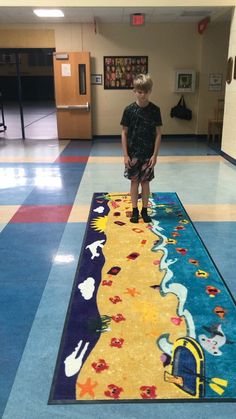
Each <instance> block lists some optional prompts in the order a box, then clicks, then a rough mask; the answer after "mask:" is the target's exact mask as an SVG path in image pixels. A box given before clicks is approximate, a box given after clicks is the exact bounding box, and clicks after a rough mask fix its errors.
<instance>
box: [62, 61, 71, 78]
mask: <svg viewBox="0 0 236 419" xmlns="http://www.w3.org/2000/svg"><path fill="white" fill-rule="evenodd" d="M61 75H62V77H71V65H70V64H64V63H63V64H62V65H61Z"/></svg>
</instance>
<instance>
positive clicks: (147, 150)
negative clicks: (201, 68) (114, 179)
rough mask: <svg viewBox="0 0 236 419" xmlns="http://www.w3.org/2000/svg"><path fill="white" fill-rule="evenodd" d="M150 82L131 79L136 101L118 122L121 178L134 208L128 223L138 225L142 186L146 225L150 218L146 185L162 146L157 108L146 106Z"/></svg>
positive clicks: (145, 76)
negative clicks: (124, 179)
mask: <svg viewBox="0 0 236 419" xmlns="http://www.w3.org/2000/svg"><path fill="white" fill-rule="evenodd" d="M152 85H153V83H152V80H151V78H150V76H149V75H148V74H139V75H138V76H136V77H135V79H134V94H135V97H136V101H135V102H134V103H132V104H131V105H129V106H127V107H126V108H125V110H124V112H123V116H122V119H121V123H120V124H121V125H122V134H121V141H122V149H123V154H124V163H125V173H124V176H125V177H126V178H128V179H130V180H131V186H130V195H131V202H132V207H133V212H132V216H131V218H130V221H131V222H132V223H138V220H139V211H138V192H139V184H140V183H141V196H142V211H141V216H142V218H143V221H144V222H145V223H149V222H150V221H151V218H150V217H149V215H148V213H147V207H148V198H149V195H150V186H149V182H150V181H151V180H152V179H153V178H154V166H155V164H156V160H157V155H158V151H159V148H160V143H161V129H160V126H161V125H162V120H161V112H160V108H159V107H158V106H156V105H154V104H153V103H152V102H149V96H150V94H151V91H152Z"/></svg>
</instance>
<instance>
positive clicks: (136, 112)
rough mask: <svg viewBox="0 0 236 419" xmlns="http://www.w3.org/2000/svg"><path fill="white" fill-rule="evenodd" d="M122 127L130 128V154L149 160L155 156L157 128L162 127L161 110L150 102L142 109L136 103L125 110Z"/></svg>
mask: <svg viewBox="0 0 236 419" xmlns="http://www.w3.org/2000/svg"><path fill="white" fill-rule="evenodd" d="M120 124H121V125H123V126H125V127H128V135H127V137H128V141H127V143H128V144H127V145H128V154H129V156H130V157H137V158H139V159H145V158H146V159H147V158H150V157H151V156H152V155H153V151H154V145H155V140H156V127H157V126H160V125H162V120H161V112H160V108H159V107H158V106H156V105H154V103H152V102H149V103H148V105H147V106H145V107H144V108H141V107H140V106H138V104H137V103H136V102H134V103H131V105H129V106H127V107H126V108H125V110H124V113H123V116H122V119H121V123H120Z"/></svg>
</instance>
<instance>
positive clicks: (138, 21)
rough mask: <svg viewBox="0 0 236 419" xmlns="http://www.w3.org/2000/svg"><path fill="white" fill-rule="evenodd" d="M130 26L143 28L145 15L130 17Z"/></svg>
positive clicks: (135, 14)
mask: <svg viewBox="0 0 236 419" xmlns="http://www.w3.org/2000/svg"><path fill="white" fill-rule="evenodd" d="M130 24H131V25H132V26H143V25H144V24H145V15H144V14H143V13H134V14H133V15H130Z"/></svg>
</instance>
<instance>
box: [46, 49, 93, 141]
mask: <svg viewBox="0 0 236 419" xmlns="http://www.w3.org/2000/svg"><path fill="white" fill-rule="evenodd" d="M53 65H54V82H55V99H56V109H57V129H58V137H59V139H63V138H66V139H68V138H69V139H87V140H90V139H91V138H92V118H91V85H90V53H89V52H68V53H58V52H56V53H54V57H53Z"/></svg>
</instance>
